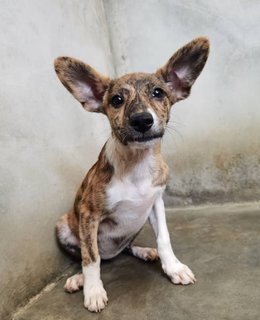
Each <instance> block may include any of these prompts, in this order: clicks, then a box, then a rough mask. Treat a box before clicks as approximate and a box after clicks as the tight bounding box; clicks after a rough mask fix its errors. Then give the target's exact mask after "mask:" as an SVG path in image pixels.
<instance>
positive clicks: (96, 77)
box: [54, 57, 110, 112]
mask: <svg viewBox="0 0 260 320" xmlns="http://www.w3.org/2000/svg"><path fill="white" fill-rule="evenodd" d="M54 67H55V71H56V73H57V75H58V77H59V79H60V81H61V82H62V83H63V85H64V86H65V87H66V88H67V89H68V90H69V92H71V93H72V94H73V96H74V97H75V98H76V99H77V100H78V101H79V102H80V103H81V104H82V106H83V108H84V109H86V110H87V111H92V112H103V107H102V102H103V96H104V94H105V91H106V89H107V87H108V84H109V81H110V80H109V78H106V77H104V76H102V75H100V74H99V73H98V72H96V71H95V70H94V69H93V68H91V67H90V66H89V65H87V64H85V63H83V62H81V61H79V60H76V59H74V58H69V57H59V58H57V59H56V60H55V61H54Z"/></svg>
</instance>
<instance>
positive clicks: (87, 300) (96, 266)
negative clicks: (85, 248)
mask: <svg viewBox="0 0 260 320" xmlns="http://www.w3.org/2000/svg"><path fill="white" fill-rule="evenodd" d="M82 271H83V275H84V288H83V292H84V306H85V307H86V308H87V309H88V310H89V311H92V312H100V311H101V310H102V309H104V308H105V306H106V304H107V302H108V299H107V293H106V291H105V289H104V287H103V283H102V281H101V279H100V257H99V258H98V259H97V261H96V262H93V263H91V264H89V265H88V266H85V267H83V268H82Z"/></svg>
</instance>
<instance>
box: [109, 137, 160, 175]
mask: <svg viewBox="0 0 260 320" xmlns="http://www.w3.org/2000/svg"><path fill="white" fill-rule="evenodd" d="M105 150H106V156H107V159H108V161H109V163H110V164H111V165H113V167H114V170H115V174H116V175H117V176H118V177H122V176H124V175H125V174H127V173H128V172H129V171H131V170H132V169H133V168H134V167H135V166H137V165H138V164H140V163H141V162H142V161H143V160H144V159H145V158H147V157H148V156H151V157H153V158H154V159H155V160H156V158H157V156H159V155H160V152H161V140H160V139H158V141H156V142H154V143H153V144H150V145H147V146H142V147H138V145H123V144H122V143H121V142H120V141H119V140H118V139H117V138H116V137H115V136H113V135H112V136H111V137H110V138H109V139H108V141H107V143H106V149H105ZM154 163H156V161H154Z"/></svg>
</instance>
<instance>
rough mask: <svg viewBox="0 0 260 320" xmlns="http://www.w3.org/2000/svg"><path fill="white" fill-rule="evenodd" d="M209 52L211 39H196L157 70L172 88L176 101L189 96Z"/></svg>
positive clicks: (157, 73)
mask: <svg viewBox="0 0 260 320" xmlns="http://www.w3.org/2000/svg"><path fill="white" fill-rule="evenodd" d="M208 54H209V40H208V39H207V38H204V37H201V38H197V39H194V40H193V41H191V42H189V43H188V44H186V45H185V46H184V47H182V48H181V49H179V50H178V51H177V52H176V53H175V54H174V55H173V56H172V57H171V58H170V60H169V61H168V62H167V63H166V65H165V66H164V67H162V68H161V69H159V70H157V71H156V75H158V76H161V77H162V78H163V79H164V81H165V82H166V84H167V85H168V87H169V88H170V90H171V92H172V94H173V98H174V100H175V101H178V100H182V99H185V98H187V97H188V96H189V94H190V90H191V87H192V85H193V83H194V82H195V80H196V79H197V77H198V76H199V74H200V73H201V71H202V69H203V67H204V65H205V63H206V61H207V58H208Z"/></svg>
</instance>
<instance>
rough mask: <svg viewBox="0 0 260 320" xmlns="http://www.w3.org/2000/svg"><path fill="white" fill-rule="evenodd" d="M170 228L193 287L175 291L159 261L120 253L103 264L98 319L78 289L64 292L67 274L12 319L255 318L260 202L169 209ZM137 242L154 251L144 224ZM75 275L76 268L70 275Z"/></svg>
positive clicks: (259, 287)
mask: <svg viewBox="0 0 260 320" xmlns="http://www.w3.org/2000/svg"><path fill="white" fill-rule="evenodd" d="M168 225H169V229H170V233H171V238H172V243H173V247H174V249H175V253H176V255H177V256H178V257H179V259H180V260H181V261H183V262H184V263H186V264H188V265H189V267H190V268H191V269H192V270H193V272H194V273H195V275H196V277H197V283H196V284H195V285H189V286H180V285H173V284H172V283H171V282H170V281H169V280H168V279H167V278H166V277H165V276H164V275H163V273H162V271H161V267H160V262H155V263H145V262H143V261H141V260H138V259H136V258H134V257H131V256H128V255H124V254H122V255H120V256H118V257H117V258H116V259H114V260H112V261H108V262H103V264H102V268H101V271H102V279H103V282H104V286H105V288H106V290H107V293H108V298H109V304H108V306H107V307H106V309H105V310H104V311H103V312H102V313H100V314H91V313H90V312H88V311H87V310H86V309H84V307H83V295H82V291H80V292H78V293H75V294H68V293H65V292H64V290H63V285H64V283H65V280H66V277H65V276H64V277H63V278H62V279H61V280H60V281H58V282H57V283H54V284H52V285H51V286H50V287H49V288H48V289H47V290H46V292H43V293H42V294H40V295H39V296H38V297H37V298H35V299H34V301H33V302H31V303H30V304H29V305H28V306H26V307H25V308H24V309H22V310H20V311H19V312H18V313H17V314H16V316H15V317H14V319H15V320H54V319H55V320H61V319H62V320H67V319H70V320H81V319H82V320H83V319H84V320H85V319H107V320H110V319H122V320H128V319H151V320H153V319H154V320H155V319H160V320H163V319H174V320H184V319H185V320H186V319H187V320H191V319H192V320H204V319H205V320H220V319H225V320H227V319H236V320H240V319H241V320H250V319H252V320H257V319H260V203H254V204H243V205H227V206H218V207H200V208H189V209H177V210H168ZM137 243H138V244H141V245H144V246H149V245H150V246H151V245H154V239H153V235H152V233H151V231H150V228H149V226H146V227H145V228H144V230H143V232H142V233H141V234H140V236H139V237H138V239H137ZM78 269H79V266H77V265H73V266H72V268H71V270H69V272H68V274H69V273H72V272H74V271H75V270H78Z"/></svg>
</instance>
